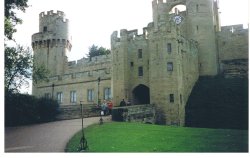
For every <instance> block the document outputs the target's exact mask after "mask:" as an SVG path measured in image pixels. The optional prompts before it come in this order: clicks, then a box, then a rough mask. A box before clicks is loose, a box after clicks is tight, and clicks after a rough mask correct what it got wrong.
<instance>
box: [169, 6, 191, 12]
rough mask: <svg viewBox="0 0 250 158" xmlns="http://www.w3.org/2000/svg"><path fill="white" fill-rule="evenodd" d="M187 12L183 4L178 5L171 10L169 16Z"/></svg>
mask: <svg viewBox="0 0 250 158" xmlns="http://www.w3.org/2000/svg"><path fill="white" fill-rule="evenodd" d="M186 10H187V7H186V6H185V5H183V4H178V5H176V6H174V7H173V8H172V9H171V10H170V12H169V14H173V13H177V14H178V13H179V12H183V11H186Z"/></svg>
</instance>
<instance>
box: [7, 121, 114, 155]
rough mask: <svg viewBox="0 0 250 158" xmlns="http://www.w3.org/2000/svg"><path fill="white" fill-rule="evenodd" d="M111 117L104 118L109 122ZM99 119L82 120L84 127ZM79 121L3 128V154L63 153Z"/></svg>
mask: <svg viewBox="0 0 250 158" xmlns="http://www.w3.org/2000/svg"><path fill="white" fill-rule="evenodd" d="M110 120H111V117H110V116H107V117H104V121H105V122H107V121H110ZM98 122H99V117H92V118H84V120H83V124H84V127H87V126H89V125H91V124H94V123H98ZM81 127H82V121H81V119H74V120H65V121H56V122H50V123H43V124H36V125H29V126H21V127H7V128H5V152H64V149H65V147H66V144H67V142H68V141H69V139H70V138H71V137H72V136H73V135H74V134H75V133H76V132H78V131H79V130H81Z"/></svg>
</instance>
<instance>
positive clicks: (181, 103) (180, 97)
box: [180, 94, 182, 104]
mask: <svg viewBox="0 0 250 158" xmlns="http://www.w3.org/2000/svg"><path fill="white" fill-rule="evenodd" d="M180 102H181V104H182V95H181V94H180Z"/></svg>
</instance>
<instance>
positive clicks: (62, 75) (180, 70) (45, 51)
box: [32, 0, 248, 126]
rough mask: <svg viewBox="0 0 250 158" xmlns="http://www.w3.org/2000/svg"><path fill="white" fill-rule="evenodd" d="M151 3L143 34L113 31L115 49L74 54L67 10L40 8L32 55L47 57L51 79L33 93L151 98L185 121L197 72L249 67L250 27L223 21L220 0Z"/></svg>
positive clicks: (66, 100) (88, 99) (62, 99)
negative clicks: (81, 55)
mask: <svg viewBox="0 0 250 158" xmlns="http://www.w3.org/2000/svg"><path fill="white" fill-rule="evenodd" d="M152 8H153V22H150V23H149V24H148V26H147V27H144V28H143V34H141V35H138V31H137V30H130V31H128V30H125V29H123V30H120V34H119V37H118V32H117V31H114V32H113V33H112V35H111V54H110V55H104V56H96V57H93V58H91V59H88V58H82V59H80V60H78V61H71V62H69V61H68V60H67V54H68V53H69V52H70V50H71V47H72V44H71V36H70V33H69V32H68V23H69V21H68V20H67V19H65V15H64V13H63V12H61V11H58V12H57V13H54V12H53V11H49V12H47V14H46V13H44V12H42V13H40V15H39V18H40V25H39V33H36V34H34V35H33V36H32V48H33V50H34V63H35V64H37V65H44V66H45V67H46V68H47V69H48V70H49V71H50V79H49V81H48V82H39V83H37V84H35V85H34V86H33V90H32V93H33V95H35V96H38V97H51V98H53V99H57V100H58V102H59V103H60V104H61V106H69V105H76V104H79V103H80V101H83V104H97V103H98V101H100V100H104V99H105V100H108V99H112V101H113V103H114V105H115V106H118V105H119V102H120V101H121V100H122V99H125V100H127V101H130V102H132V104H133V105H138V104H154V105H156V106H159V107H161V108H162V109H163V110H164V113H165V114H166V124H178V125H180V126H183V125H184V123H185V105H186V102H187V100H188V98H189V95H190V93H191V91H192V88H193V86H194V85H195V83H196V81H197V80H198V78H199V76H215V75H218V74H223V75H224V76H230V75H231V76H233V75H237V76H240V75H241V74H243V75H244V74H247V73H248V68H247V65H248V29H243V25H233V26H224V27H221V26H220V19H219V18H220V17H219V12H218V1H217V0H199V1H197V0H167V1H163V0H153V1H152ZM239 65H240V66H239ZM235 67H237V68H235ZM98 99H99V100H98Z"/></svg>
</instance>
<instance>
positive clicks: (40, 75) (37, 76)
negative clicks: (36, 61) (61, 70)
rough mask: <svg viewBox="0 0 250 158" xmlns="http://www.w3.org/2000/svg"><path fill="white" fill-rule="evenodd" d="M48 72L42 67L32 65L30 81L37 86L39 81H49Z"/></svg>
mask: <svg viewBox="0 0 250 158" xmlns="http://www.w3.org/2000/svg"><path fill="white" fill-rule="evenodd" d="M49 73H50V72H49V70H48V69H46V68H45V66H44V65H40V66H36V65H33V74H32V81H33V84H37V83H38V82H39V81H45V82H48V81H49Z"/></svg>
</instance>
